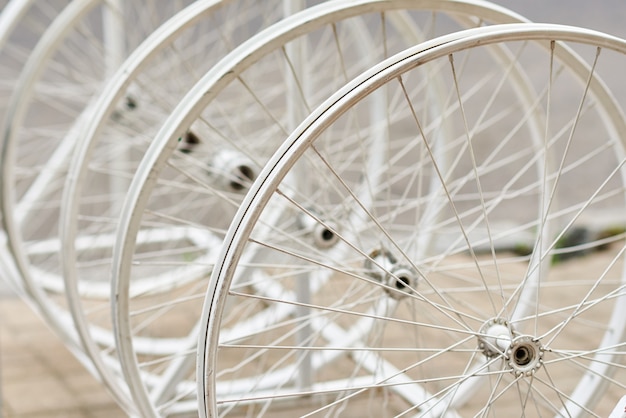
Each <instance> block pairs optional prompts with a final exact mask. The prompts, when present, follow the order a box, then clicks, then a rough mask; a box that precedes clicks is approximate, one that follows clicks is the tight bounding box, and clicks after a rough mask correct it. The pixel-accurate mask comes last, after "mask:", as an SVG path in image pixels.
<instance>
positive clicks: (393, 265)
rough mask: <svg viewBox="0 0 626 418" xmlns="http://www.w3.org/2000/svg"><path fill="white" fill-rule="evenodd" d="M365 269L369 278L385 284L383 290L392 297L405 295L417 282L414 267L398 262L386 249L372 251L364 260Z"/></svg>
mask: <svg viewBox="0 0 626 418" xmlns="http://www.w3.org/2000/svg"><path fill="white" fill-rule="evenodd" d="M365 269H366V270H367V271H368V274H369V276H370V277H371V278H373V279H374V280H376V281H379V282H381V283H382V284H384V285H385V292H386V293H387V294H388V295H389V296H390V297H392V298H394V299H402V298H404V297H406V296H407V295H408V294H410V293H411V292H412V291H413V289H415V288H416V286H417V283H418V278H419V275H418V274H417V272H416V271H415V269H414V268H412V267H410V266H406V265H404V264H401V263H399V262H398V260H397V258H396V257H394V256H393V255H392V254H391V253H390V252H388V251H384V250H374V251H372V252H371V253H370V258H369V259H366V260H365Z"/></svg>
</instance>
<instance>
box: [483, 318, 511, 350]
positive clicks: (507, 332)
mask: <svg viewBox="0 0 626 418" xmlns="http://www.w3.org/2000/svg"><path fill="white" fill-rule="evenodd" d="M511 340H513V329H512V328H511V324H510V323H509V322H508V321H507V320H506V319H504V318H492V319H490V320H488V321H487V322H485V323H484V324H483V326H482V327H481V328H480V332H479V335H478V348H479V349H480V350H482V352H483V353H484V354H485V356H486V357H488V358H492V357H495V356H502V355H505V354H506V352H507V350H508V348H509V346H510V345H511Z"/></svg>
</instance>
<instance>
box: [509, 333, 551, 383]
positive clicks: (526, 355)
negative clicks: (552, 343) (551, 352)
mask: <svg viewBox="0 0 626 418" xmlns="http://www.w3.org/2000/svg"><path fill="white" fill-rule="evenodd" d="M543 352H544V349H543V347H542V345H541V343H540V342H539V341H538V340H536V339H534V338H533V337H531V336H529V335H522V336H519V337H517V338H515V339H514V340H513V341H512V342H511V345H510V347H509V348H508V350H507V352H506V355H507V359H508V362H509V367H511V370H512V371H513V373H515V375H516V376H522V375H523V376H531V375H533V374H534V373H535V372H536V371H537V369H539V368H540V367H541V364H542V363H543Z"/></svg>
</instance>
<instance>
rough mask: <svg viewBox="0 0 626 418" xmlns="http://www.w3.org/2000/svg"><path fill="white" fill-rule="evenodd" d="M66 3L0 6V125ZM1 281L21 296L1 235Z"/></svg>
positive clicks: (21, 0) (25, 1) (20, 1)
mask: <svg viewBox="0 0 626 418" xmlns="http://www.w3.org/2000/svg"><path fill="white" fill-rule="evenodd" d="M68 2H69V0H59V1H50V2H35V1H33V0H10V1H8V2H4V4H3V5H2V6H0V122H4V119H5V113H6V111H7V105H8V101H9V98H10V97H11V93H12V91H13V87H14V86H15V81H16V80H17V79H18V77H19V74H20V72H21V70H22V67H23V65H24V63H25V62H26V60H27V59H28V56H29V54H30V53H31V51H32V49H33V48H34V46H35V44H36V42H37V41H38V40H39V38H40V37H41V34H42V33H43V32H44V31H45V29H46V28H47V27H48V25H49V24H50V22H51V21H52V20H53V19H54V18H55V17H56V16H57V15H58V13H59V12H60V11H61V10H62V9H63V7H65V6H66V5H67V3H68ZM0 240H1V241H0V242H1V244H0V245H1V246H2V254H1V256H2V259H3V261H2V262H3V265H4V268H3V271H5V272H6V273H5V275H4V279H5V280H6V282H7V283H8V284H9V285H10V286H11V287H12V289H13V290H15V292H16V293H18V294H19V293H22V286H21V279H20V276H19V274H15V273H17V269H16V268H15V267H14V266H12V265H13V264H14V262H13V260H12V255H11V254H10V252H9V251H8V250H7V249H5V241H6V237H5V236H4V231H2V232H1V237H0Z"/></svg>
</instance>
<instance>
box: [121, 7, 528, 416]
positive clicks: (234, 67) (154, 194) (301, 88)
mask: <svg viewBox="0 0 626 418" xmlns="http://www.w3.org/2000/svg"><path fill="white" fill-rule="evenodd" d="M481 6H484V7H485V9H481V8H480V7H478V6H476V5H475V4H474V3H471V5H469V6H468V4H467V3H466V4H463V3H460V2H424V3H414V2H413V3H410V4H408V5H407V3H405V2H377V1H374V2H372V1H362V2H345V1H341V2H329V3H326V4H322V5H320V6H318V7H315V8H309V9H307V10H306V11H305V12H302V13H300V14H299V15H297V16H294V17H293V18H290V19H285V20H283V21H281V23H280V24H278V25H274V26H272V27H271V28H270V29H268V30H267V31H266V32H264V33H262V34H259V35H258V36H256V37H254V38H252V39H250V40H249V41H248V42H246V43H244V44H243V45H242V46H241V47H239V48H237V49H236V50H234V51H233V52H232V53H231V54H229V55H228V56H226V57H225V58H224V59H222V60H221V61H220V62H219V63H218V64H217V65H216V66H215V67H214V68H213V69H211V71H210V72H208V73H207V74H206V75H205V76H204V77H203V79H201V80H200V81H199V82H198V84H196V85H195V86H194V88H193V89H192V90H190V92H189V94H187V96H186V97H185V98H184V99H183V100H181V102H180V105H179V106H178V107H177V108H176V109H175V110H174V111H173V112H172V114H171V116H170V117H169V118H168V119H167V120H166V122H165V123H164V124H162V129H161V131H160V132H159V133H158V136H157V137H156V139H155V141H154V142H153V143H152V144H151V147H150V148H149V150H148V153H147V154H146V156H145V157H144V159H143V160H142V163H141V165H140V167H139V169H138V170H137V176H136V177H135V178H134V179H133V182H132V189H131V193H130V195H132V196H131V198H130V199H128V200H127V204H126V205H125V207H124V208H123V212H122V221H121V223H120V225H119V227H118V239H117V244H116V247H115V252H114V261H115V264H114V283H113V294H114V298H113V299H114V320H115V326H116V329H115V331H116V339H117V340H116V341H117V348H118V350H120V352H121V354H120V355H121V357H122V365H123V367H124V370H125V373H126V378H127V380H128V381H132V382H135V383H133V385H132V386H133V387H140V386H141V385H142V380H143V376H146V375H151V376H154V375H161V376H164V378H163V384H162V385H161V387H162V388H164V389H165V388H167V390H168V391H170V392H171V393H170V394H169V396H172V397H173V398H174V399H177V398H178V397H181V396H188V395H195V383H194V379H195V376H194V374H193V370H192V369H193V363H194V360H195V358H194V354H195V353H196V348H195V346H196V339H197V322H198V318H199V317H198V315H199V313H200V310H201V302H202V296H199V292H200V294H201V293H202V292H204V290H203V289H204V288H205V287H206V282H207V276H208V274H209V272H210V270H211V268H212V265H213V262H214V260H215V257H216V249H217V248H218V247H216V243H220V242H221V240H222V237H223V234H224V231H225V228H226V227H227V226H228V224H229V222H230V218H231V216H232V214H233V213H234V211H235V210H236V208H237V207H238V205H239V202H241V199H242V198H243V193H244V192H245V191H246V190H247V189H248V185H249V183H250V182H251V181H252V180H253V179H254V178H255V177H256V173H258V171H259V170H260V168H261V167H262V166H263V164H264V161H265V159H266V158H267V157H268V155H269V153H270V152H272V150H273V149H274V148H276V147H277V146H278V144H279V143H280V141H282V139H283V138H286V136H287V132H288V131H289V130H290V129H291V127H292V126H295V123H297V121H298V120H301V119H302V118H304V115H306V114H307V112H309V111H310V109H311V108H312V107H313V106H314V105H315V104H317V103H321V101H322V100H323V99H324V98H325V97H327V96H328V95H330V94H331V93H332V91H334V90H335V89H336V88H338V87H339V86H340V84H341V83H343V82H344V81H346V80H348V79H350V78H351V77H353V76H354V75H356V74H358V73H359V72H361V71H363V70H364V69H366V68H368V67H369V66H370V65H372V64H373V63H374V62H375V61H376V60H379V59H382V58H385V57H386V56H388V54H389V53H392V52H393V51H398V50H400V49H402V48H404V47H406V46H407V45H412V44H414V43H415V42H417V41H418V40H420V39H424V37H429V36H433V35H434V34H435V33H436V31H438V30H445V29H451V28H459V27H464V26H465V24H467V22H473V24H474V25H476V24H478V25H480V24H484V23H486V22H488V21H491V20H492V19H499V20H504V21H506V20H507V19H516V17H515V15H513V14H511V13H510V12H508V14H507V13H506V12H502V11H501V10H502V9H499V8H494V7H493V6H487V4H483V3H481ZM479 16H481V17H484V19H481V18H480V17H479ZM454 18H457V19H460V22H461V25H459V23H458V22H455V20H454ZM471 25H472V23H470V26H471ZM294 45H300V48H294V49H298V50H299V51H301V53H302V55H301V57H300V58H299V59H298V60H296V59H294V58H292V57H293V56H292V55H290V50H291V48H292V47H293V46H294ZM503 53H504V52H503V51H501V54H503ZM286 57H289V58H288V59H286ZM503 59H504V61H507V60H508V59H509V58H503ZM298 62H299V63H300V64H298ZM303 63H306V65H302V64H303ZM298 68H300V69H301V70H300V71H302V73H301V72H299V71H298V70H297V69H298ZM512 72H513V73H514V74H515V75H516V76H517V77H519V78H522V76H521V74H520V72H519V71H516V70H513V71H512ZM276 73H278V75H276ZM302 74H304V75H302ZM435 86H436V83H434V84H432V85H431V86H429V87H428V88H425V89H424V92H425V94H426V93H428V94H430V95H432V94H433V89H434V88H435ZM517 86H518V87H520V89H521V90H524V89H523V88H522V87H523V86H524V84H523V81H521V80H518V82H517ZM520 96H523V97H525V99H523V100H527V101H529V102H531V101H532V100H533V99H530V97H532V98H534V97H535V96H534V94H533V93H532V92H528V91H525V95H524V94H520ZM433 100H437V99H436V98H433ZM370 110H371V112H372V117H374V118H376V117H377V116H376V115H379V114H381V113H385V112H386V110H385V108H384V106H383V105H382V102H381V105H378V106H377V105H373V106H372V108H371V109H370ZM188 132H194V137H197V138H201V141H197V142H198V144H196V145H197V146H192V147H191V149H190V147H189V144H188V143H185V136H186V134H187V133H188ZM373 164H375V162H373ZM130 195H129V196H130ZM131 202H132V203H131ZM166 231H179V232H183V231H184V232H183V234H186V238H185V239H180V240H179V239H178V238H176V239H174V240H170V241H169V244H170V247H167V244H168V242H163V243H161V244H159V245H150V243H148V242H147V240H148V239H149V237H150V236H151V235H152V236H154V237H157V236H161V237H167V233H166ZM304 233H305V232H303V234H304ZM183 234H180V235H176V237H182V236H183ZM192 234H193V237H192ZM307 234H309V235H308V236H309V237H311V239H312V240H313V241H316V242H317V244H316V245H318V244H319V245H322V246H324V245H331V243H330V242H326V241H325V238H324V237H325V233H324V230H323V229H318V230H316V231H309V232H307ZM153 242H154V241H153ZM264 269H265V266H264V265H263V264H261V265H259V269H258V271H257V272H256V273H255V274H260V275H263V274H264ZM181 271H186V272H187V273H184V274H183V273H181ZM155 278H156V279H158V282H157V281H155ZM164 278H168V279H169V282H168V284H167V285H153V286H152V287H151V288H150V289H149V290H147V291H143V292H141V291H137V289H139V288H140V285H141V284H144V283H160V284H163V279H164ZM157 286H160V289H162V290H161V291H159V289H157ZM251 315H252V317H251V318H248V319H249V323H252V322H254V321H259V320H263V317H265V320H276V319H275V318H274V319H271V318H270V315H271V313H270V312H269V311H267V312H259V313H255V314H254V315H253V314H252V313H251ZM277 315H279V316H280V315H285V312H283V313H277ZM172 324H176V325H175V327H172ZM148 336H149V337H150V338H152V339H153V341H154V345H155V346H156V347H163V346H164V343H163V341H166V342H167V343H168V344H172V345H170V346H169V347H172V348H169V349H168V350H169V351H168V353H161V354H159V353H157V352H156V351H154V354H153V355H151V356H149V355H145V351H142V350H141V349H140V348H139V346H140V344H143V342H144V341H146V340H147V337H148ZM140 342H141V343H140ZM157 354H158V355H157ZM144 386H145V387H144V390H145V392H144V393H143V394H141V393H139V394H138V396H141V397H142V398H143V399H144V401H143V403H144V404H145V405H151V404H152V405H153V406H152V408H153V409H154V410H153V412H152V414H154V415H157V414H158V413H159V412H160V411H161V409H162V408H167V398H163V399H162V400H161V402H163V403H160V402H159V399H158V396H155V395H154V393H155V392H152V390H153V388H152V387H151V385H150V384H148V383H144ZM155 399H156V400H157V401H155Z"/></svg>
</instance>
